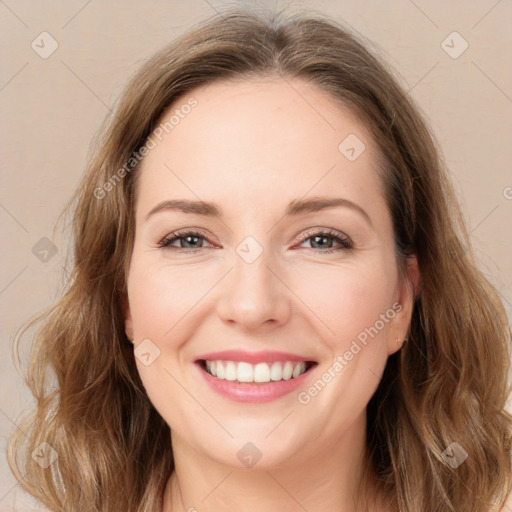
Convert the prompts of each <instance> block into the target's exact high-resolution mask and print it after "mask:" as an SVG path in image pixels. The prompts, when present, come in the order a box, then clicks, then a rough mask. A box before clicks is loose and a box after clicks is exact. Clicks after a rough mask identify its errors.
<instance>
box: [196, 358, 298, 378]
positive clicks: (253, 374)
mask: <svg viewBox="0 0 512 512" xmlns="http://www.w3.org/2000/svg"><path fill="white" fill-rule="evenodd" d="M206 371H207V372H208V373H209V374H210V375H213V376H214V377H217V378H218V379H225V380H229V381H238V382H270V381H274V382H275V381H279V380H290V379H291V378H294V379H296V378H297V377H300V376H301V375H302V374H303V373H304V372H305V371H306V363H305V362H304V361H301V362H299V363H292V362H291V361H285V362H281V361H275V362H273V363H258V364H251V363H247V362H245V361H241V362H234V361H206Z"/></svg>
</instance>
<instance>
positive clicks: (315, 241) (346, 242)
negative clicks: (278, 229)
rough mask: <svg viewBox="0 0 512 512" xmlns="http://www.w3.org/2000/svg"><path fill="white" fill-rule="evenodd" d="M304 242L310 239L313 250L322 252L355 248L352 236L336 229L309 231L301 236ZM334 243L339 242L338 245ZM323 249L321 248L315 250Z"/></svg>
mask: <svg viewBox="0 0 512 512" xmlns="http://www.w3.org/2000/svg"><path fill="white" fill-rule="evenodd" d="M301 239H302V243H304V242H308V241H310V246H311V250H313V252H315V253H318V252H320V253H321V254H329V253H332V252H336V251H343V250H347V249H353V247H354V243H353V242H352V240H350V238H349V237H348V236H347V235H345V234H343V233H341V232H339V231H334V230H330V229H327V230H319V231H309V232H307V233H305V234H304V235H302V236H301ZM333 243H337V244H338V247H333ZM314 249H321V250H318V251H317V250H314Z"/></svg>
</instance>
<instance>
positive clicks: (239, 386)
mask: <svg viewBox="0 0 512 512" xmlns="http://www.w3.org/2000/svg"><path fill="white" fill-rule="evenodd" d="M197 367H198V368H199V371H200V372H201V374H202V375H203V378H204V379H205V380H206V382H207V383H208V385H209V386H210V387H211V388H212V389H213V390H214V391H215V392H216V393H218V394H219V395H221V396H223V397H225V398H229V399H230V400H234V401H235V402H251V403H263V402H272V401H273V400H277V399H279V398H281V397H283V396H285V395H288V394H289V393H292V392H293V391H295V390H296V389H297V388H299V387H300V386H301V384H304V381H305V380H306V379H307V378H308V377H309V374H310V373H311V371H312V369H313V368H310V369H309V370H308V371H306V372H305V373H303V374H302V375H300V376H299V377H295V378H292V379H289V380H278V381H275V382H273V381H271V382H266V383H263V384H257V383H253V382H237V381H232V380H225V379H217V377H214V376H213V375H210V374H209V373H208V372H207V371H206V370H204V369H203V367H202V366H201V365H200V364H197Z"/></svg>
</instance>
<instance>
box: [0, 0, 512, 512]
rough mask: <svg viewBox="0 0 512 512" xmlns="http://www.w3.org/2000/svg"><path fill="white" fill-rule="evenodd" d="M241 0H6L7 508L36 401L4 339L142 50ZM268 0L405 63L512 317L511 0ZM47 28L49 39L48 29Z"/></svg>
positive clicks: (25, 313)
mask: <svg viewBox="0 0 512 512" xmlns="http://www.w3.org/2000/svg"><path fill="white" fill-rule="evenodd" d="M236 3H243V2H229V3H227V2H223V1H220V0H208V1H207V0H190V1H187V2H185V1H178V0H173V1H163V0H158V1H150V2H135V1H125V2H121V1H102V2H100V1H99V0H92V1H91V0H89V1H86V0H73V1H66V2H57V1H49V2H38V1H35V0H34V1H23V0H19V1H15V0H5V1H3V2H0V23H1V30H0V39H1V44H2V53H3V56H2V57H3V58H2V63H3V64H2V67H1V70H0V108H1V110H2V123H1V141H2V143H1V152H2V155H1V160H0V161H1V170H2V177H1V183H2V187H1V190H0V226H1V230H2V247H3V251H2V264H1V267H0V308H1V311H2V321H1V322H0V329H1V336H2V338H1V340H2V348H3V351H2V357H1V358H0V371H1V376H2V377H1V378H2V386H1V388H0V450H1V452H2V455H1V456H0V512H1V511H8V510H9V511H11V510H37V507H35V506H33V505H32V506H31V505H30V500H28V498H27V497H26V496H24V495H23V493H22V492H21V491H20V489H19V487H18V486H17V485H16V482H15V481H14V478H13V477H12V476H11V475H10V472H9V470H8V468H7V465H6V463H5V457H4V455H3V452H4V448H5V442H6V437H7V435H8V433H9V431H10V430H11V428H14V424H15V422H16V418H17V416H18V415H19V413H20V412H21V411H22V409H24V408H26V407H27V406H29V405H30V404H31V403H32V402H31V399H30V397H29V396H28V394H27V392H26V390H25V389H24V387H23V384H22V381H21V379H20V377H19V376H18V375H17V373H16V371H15V369H14V368H13V365H12V359H11V352H10V351H11V345H12V338H13V336H14V334H15V332H16V330H17V329H18V328H19V327H20V326H21V325H22V324H23V322H25V321H26V320H27V319H28V318H29V317H30V316H31V315H33V314H34V313H36V312H38V311H40V310H41V309H42V308H44V307H46V306H47V305H49V304H50V303H52V302H53V301H54V300H55V298H56V297H57V295H58V292H59V288H60V286H61V270H62V266H63V264H64V256H65V253H66V249H67V247H66V245H67V244H66V237H65V236H64V235H63V234H62V233H61V232H60V231H56V232H55V233H54V232H53V228H54V225H55V222H56V220H57V217H58V215H59V213H60V212H61V210H62V208H63V207H64V205H65V202H66V201H67V199H68V198H69V197H70V195H71V193H72V191H73V190H74V188H75V186H76V185H77V183H78V180H79V178H80V176H81V174H82V172H83V171H84V168H85V160H86V154H87V150H88V146H89V143H90V140H91V138H92V136H93V135H94V133H95V132H96V130H97V129H98V127H99V125H100V123H101V121H102V120H103V118H104V116H105V115H106V113H107V111H108V109H109V106H111V105H112V104H113V102H114V100H115V99H116V97H117V96H118V94H119V92H120V90H121V88H122V87H123V85H124V84H125V82H126V79H127V77H128V76H129V75H130V74H131V73H133V72H134V71H135V69H136V68H137V67H138V66H139V65H140V64H141V63H142V62H143V60H144V59H146V58H147V57H148V56H150V55H151V54H152V53H153V52H154V51H155V50H157V49H159V48H160V47H162V46H163V45H165V44H166V43H168V42H169V41H170V40H171V39H172V38H174V37H175V36H176V35H178V34H181V33H182V32H184V31H185V30H186V29H187V28H189V27H190V26H191V25H192V24H194V23H196V22H198V21H199V20H201V19H203V18H206V17H209V16H211V15H212V14H214V13H215V11H221V10H223V9H224V8H226V6H232V5H234V4H236ZM251 3H253V2H251ZM260 3H261V4H262V5H268V6H274V5H277V6H278V7H285V6H286V5H287V6H288V10H289V11H290V12H293V11H295V10H297V9H299V8H300V7H301V6H307V7H308V8H312V9H316V10H317V11H319V12H322V13H325V14H328V15H332V16H333V17H334V18H336V19H338V20H340V21H344V22H345V23H347V24H349V25H350V26H352V27H353V28H354V29H355V30H357V31H359V32H360V33H361V34H363V35H364V36H365V37H367V38H368V39H370V40H371V41H373V42H374V43H375V44H376V46H377V47H378V51H379V52H380V54H381V55H382V57H383V58H385V59H386V60H387V61H388V62H389V63H391V65H392V66H394V67H395V68H396V69H397V71H398V72H399V74H400V76H401V80H402V82H403V84H404V85H405V87H406V88H407V89H408V90H409V91H410V92H411V94H412V96H413V97H414V98H415V99H416V100H417V101H418V102H419V104H420V105H421V107H422V109H423V110H424V111H425V113H426V114H427V116H428V117H429V118H430V120H431V124H432V127H433V130H434V133H435V134H436V136H437V138H438V140H439V142H440V143H441V145H442V148H443V150H444V154H445V157H446V160H447V162H448V164H449V166H450V170H451V173H452V176H453V180H454V183H455V186H456V189H457V192H458V195H459V197H460V201H461V202H462V205H463V209H464V213H465V217H466V220H467V223H468V226H469V229H470V231H471V239H472V241H473V244H474V248H475V250H476V254H477V257H478V259H479V262H480V265H481V268H482V270H483V271H484V272H485V274H486V275H487V276H488V278H489V279H490V280H491V282H492V283H494V284H495V286H496V287H497V288H498V290H499V291H500V293H501V295H502V297H503V300H504V303H505V305H506V307H507V311H508V314H509V318H511V317H512V306H511V303H512V288H511V283H512V258H511V254H512V238H511V236H510V234H511V229H510V227H511V224H512V223H511V220H512V188H510V187H512V172H511V165H510V164H511V162H512V144H511V142H510V141H511V135H512V68H511V67H510V65H509V63H510V55H511V49H512V3H511V2H510V1H507V0H502V1H496V0H480V1H475V0H472V1H465V2H462V1H458V2H449V3H448V2H446V1H443V0H435V1H426V0H415V1H412V0H388V1H371V2H370V1H356V0H346V1H343V0H337V1H335V0H331V1H329V0H324V1H320V0H318V1H311V2H299V1H297V2H294V1H291V2H274V1H270V0H269V1H265V2H260ZM453 31H457V32H458V33H459V34H460V35H461V36H462V38H463V39H464V40H465V41H467V43H468V44H469V47H468V49H467V50H466V51H465V52H464V53H462V55H460V56H459V57H458V58H452V57H451V56H449V55H448V54H447V53H446V52H445V51H444V50H443V47H442V46H441V43H442V41H443V40H445V39H446V38H447V36H448V35H449V34H451V33H452V32H453ZM42 32H48V33H49V34H50V35H51V37H53V38H54V39H55V40H56V41H57V43H58V48H57V50H56V51H55V52H54V53H53V54H52V55H50V56H49V57H48V58H46V59H43V58H42V57H41V56H40V55H39V54H38V53H37V52H36V51H34V50H33V49H32V47H31V43H32V41H34V40H35V43H34V44H37V43H38V41H40V40H41V37H45V38H47V37H48V36H41V37H38V36H39V35H40V34H41V33H42ZM457 37H458V36H455V38H454V37H453V36H451V38H449V39H448V40H447V41H448V43H447V44H449V45H450V46H453V48H452V49H451V50H449V51H451V52H452V53H453V52H456V53H457V52H459V51H460V50H461V49H462V45H463V44H464V42H463V40H462V39H458V38H457ZM452 40H453V43H452V42H451V41H452ZM45 41H46V43H45V48H46V51H47V50H48V49H49V48H50V46H49V41H50V40H49V39H48V38H47V39H45ZM39 45H40V46H42V45H41V43H40V42H39ZM39 51H40V52H41V51H43V49H42V48H40V49H39ZM507 197H508V199H507ZM43 237H47V238H49V239H52V240H53V242H54V244H55V245H56V247H57V250H58V252H57V254H56V255H55V256H53V257H51V258H50V259H49V260H48V261H47V262H44V261H41V260H40V259H38V258H37V257H36V255H35V254H34V253H33V252H32V249H33V247H34V246H35V245H36V244H37V243H38V242H39V241H40V240H41V238H43ZM40 243H43V244H44V243H45V242H40ZM49 255H51V254H50V253H49ZM15 500H16V503H17V505H13V504H14V502H15ZM511 510H512V506H511Z"/></svg>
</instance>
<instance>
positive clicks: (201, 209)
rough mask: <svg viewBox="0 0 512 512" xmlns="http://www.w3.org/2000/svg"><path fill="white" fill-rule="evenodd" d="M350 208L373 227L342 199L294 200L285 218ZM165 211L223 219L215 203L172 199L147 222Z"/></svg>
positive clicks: (151, 212) (286, 211) (363, 212)
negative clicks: (337, 208)
mask: <svg viewBox="0 0 512 512" xmlns="http://www.w3.org/2000/svg"><path fill="white" fill-rule="evenodd" d="M340 206H341V207H345V208H350V209H352V210H355V211H357V212H359V213H360V214H361V215H362V216H363V217H364V218H365V220H366V221H367V222H368V224H370V226H372V227H373V224H372V221H371V219H370V216H369V215H368V214H367V213H366V211H365V210H363V208H361V207H360V206H359V205H357V204H356V203H353V202H352V201H349V200H348V199H343V198H341V197H311V198H308V199H294V200H293V201H291V202H290V203H289V204H288V206H287V207H286V210H285V214H284V216H285V217H290V216H291V217H294V216H298V215H304V214H306V213H314V212H318V211H321V210H325V209H328V208H336V207H340ZM163 211H179V212H183V213H191V214H196V215H204V216H207V217H219V218H220V217H222V210H221V208H220V207H219V206H218V205H216V204H215V203H211V202H207V201H195V200H190V199H170V200H167V201H162V202H161V203H158V204H157V205H156V206H155V207H154V208H153V209H152V210H151V211H150V212H149V213H148V214H147V215H146V220H148V219H149V218H150V217H151V216H153V215H155V214H156V213H159V212H163Z"/></svg>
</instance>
